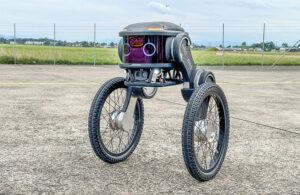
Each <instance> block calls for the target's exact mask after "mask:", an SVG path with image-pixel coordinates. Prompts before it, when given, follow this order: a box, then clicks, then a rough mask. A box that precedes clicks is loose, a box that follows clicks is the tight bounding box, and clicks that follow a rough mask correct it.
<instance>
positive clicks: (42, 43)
mask: <svg viewBox="0 0 300 195" xmlns="http://www.w3.org/2000/svg"><path fill="white" fill-rule="evenodd" d="M25 45H44V42H42V41H25Z"/></svg>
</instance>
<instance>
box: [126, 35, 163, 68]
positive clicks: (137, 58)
mask: <svg viewBox="0 0 300 195" xmlns="http://www.w3.org/2000/svg"><path fill="white" fill-rule="evenodd" d="M165 39H166V37H165V36H155V35H149V36H148V35H141V36H125V37H123V40H124V44H123V45H124V46H123V54H124V55H123V56H124V57H123V62H125V63H165V62H166V60H165V52H164V47H165Z"/></svg>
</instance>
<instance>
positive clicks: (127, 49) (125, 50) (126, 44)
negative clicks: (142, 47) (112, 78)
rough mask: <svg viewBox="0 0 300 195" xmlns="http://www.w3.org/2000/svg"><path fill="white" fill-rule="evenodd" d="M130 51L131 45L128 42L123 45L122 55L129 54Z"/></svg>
mask: <svg viewBox="0 0 300 195" xmlns="http://www.w3.org/2000/svg"><path fill="white" fill-rule="evenodd" d="M130 53H131V47H130V45H129V44H128V43H125V45H124V56H129V55H130Z"/></svg>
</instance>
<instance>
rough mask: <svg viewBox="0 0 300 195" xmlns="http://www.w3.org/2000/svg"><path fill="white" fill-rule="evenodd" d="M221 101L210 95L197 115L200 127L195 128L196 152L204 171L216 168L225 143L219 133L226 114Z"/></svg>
mask: <svg viewBox="0 0 300 195" xmlns="http://www.w3.org/2000/svg"><path fill="white" fill-rule="evenodd" d="M219 101H220V100H219V99H218V97H217V96H216V95H210V96H208V97H207V98H206V99H205V100H204V101H203V102H202V104H201V105H200V107H199V110H198V111H199V114H198V115H197V116H199V117H200V118H199V119H198V121H197V123H198V125H197V126H195V128H194V131H195V133H194V136H195V138H194V151H195V155H196V158H197V161H198V163H199V165H200V166H201V167H202V168H203V169H204V170H208V169H211V168H213V166H215V164H216V162H217V159H218V158H219V148H220V147H221V145H220V143H221V144H222V143H223V142H222V141H223V140H219V139H220V138H219V137H220V136H219V131H220V129H221V124H220V121H221V120H222V119H223V118H222V117H224V116H223V113H224V112H222V107H221V104H220V103H219ZM205 112H206V113H205ZM195 125H196V124H195ZM195 140H196V141H195ZM218 147H219V148H218Z"/></svg>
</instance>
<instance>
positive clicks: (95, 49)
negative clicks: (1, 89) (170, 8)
mask: <svg viewBox="0 0 300 195" xmlns="http://www.w3.org/2000/svg"><path fill="white" fill-rule="evenodd" d="M297 25H298V24H297ZM297 25H296V24H280V25H278V24H277V25H275V24H258V25H247V24H243V25H241V24H231V23H229V24H226V23H223V24H209V23H204V24H199V25H198V26H188V25H187V26H183V27H184V28H185V29H186V31H187V32H189V34H190V36H191V38H192V41H193V45H192V47H193V56H194V60H195V63H196V64H198V65H221V66H223V67H224V66H225V65H261V67H262V68H264V65H271V66H272V67H273V66H275V65H276V64H280V65H300V49H299V46H300V43H299V42H300V41H298V40H299V38H300V37H297V36H298V35H299V34H300V27H299V26H297ZM0 29H1V30H0V51H1V53H0V63H2V64H90V65H97V64H118V63H119V62H120V61H119V59H118V56H117V51H116V47H117V43H118V40H119V38H118V36H117V35H118V32H119V30H120V29H121V27H118V26H104V25H99V24H90V25H73V26H72V25H59V24H49V25H22V24H3V25H1V24H0ZM112 37H115V38H112ZM108 48H109V49H108ZM284 56H285V57H284ZM283 57H284V58H283Z"/></svg>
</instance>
